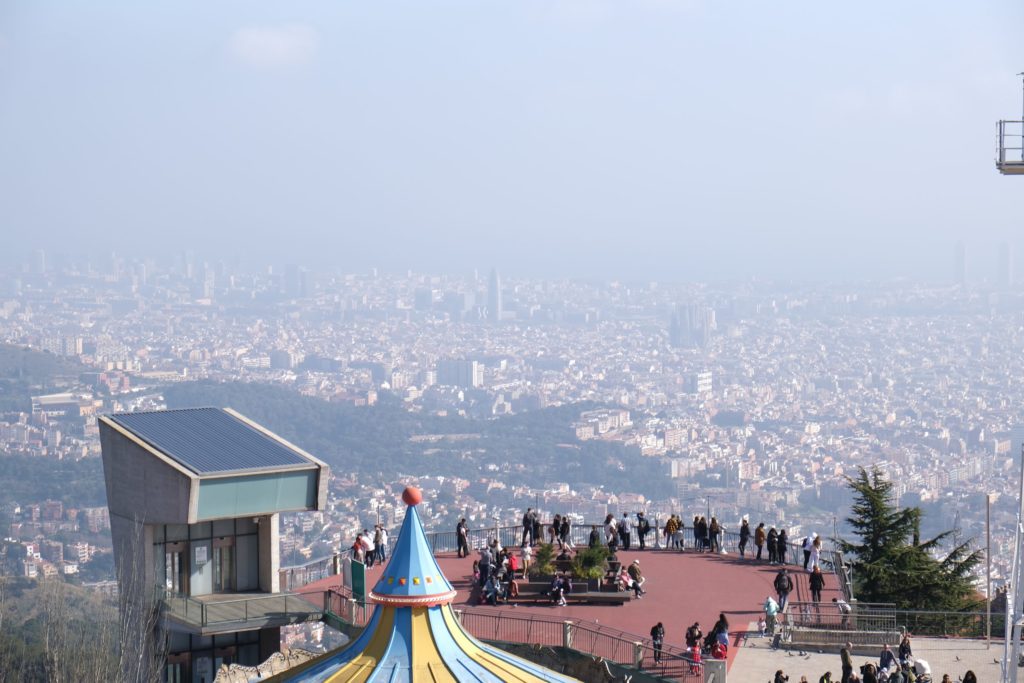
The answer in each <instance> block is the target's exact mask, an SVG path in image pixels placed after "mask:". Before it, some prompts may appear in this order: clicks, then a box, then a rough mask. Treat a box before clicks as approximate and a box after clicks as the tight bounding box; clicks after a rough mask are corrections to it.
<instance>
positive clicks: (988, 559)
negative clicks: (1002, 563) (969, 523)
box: [985, 493, 992, 649]
mask: <svg viewBox="0 0 1024 683" xmlns="http://www.w3.org/2000/svg"><path fill="white" fill-rule="evenodd" d="M985 647H986V649H992V494H991V493H986V494H985Z"/></svg>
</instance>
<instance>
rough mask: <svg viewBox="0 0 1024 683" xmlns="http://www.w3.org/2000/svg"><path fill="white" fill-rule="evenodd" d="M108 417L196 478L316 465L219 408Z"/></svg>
mask: <svg viewBox="0 0 1024 683" xmlns="http://www.w3.org/2000/svg"><path fill="white" fill-rule="evenodd" d="M109 417H110V419H111V420H113V421H114V422H116V423H117V424H118V425H120V426H121V427H124V428H125V429H127V430H128V431H130V432H131V433H132V434H134V435H135V436H137V437H139V438H140V439H142V440H143V441H145V442H147V443H149V444H150V445H151V446H153V447H155V448H156V449H157V450H159V451H161V452H163V453H164V454H166V455H167V456H169V457H170V458H172V459H173V460H176V461H177V462H179V463H181V464H182V465H184V466H185V467H187V468H188V469H190V470H192V471H193V472H195V473H196V474H211V473H215V472H233V471H238V470H251V469H267V468H282V467H294V466H296V465H312V464H314V463H313V462H312V461H311V460H309V459H308V458H307V457H305V456H304V455H302V454H301V453H299V452H298V451H296V450H294V449H292V448H289V447H288V446H285V445H284V444H282V443H281V442H279V441H277V440H275V439H272V438H270V437H269V436H267V435H266V434H264V433H262V432H260V431H258V430H256V429H253V428H252V427H250V426H249V425H247V424H246V423H245V422H243V421H242V420H239V419H238V418H236V417H235V416H234V415H231V414H230V413H228V412H226V411H224V410H221V409H220V408H187V409H185V410H158V411H152V412H143V413H117V414H115V415H110V416H109Z"/></svg>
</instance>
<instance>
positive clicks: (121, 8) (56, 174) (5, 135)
mask: <svg viewBox="0 0 1024 683" xmlns="http://www.w3.org/2000/svg"><path fill="white" fill-rule="evenodd" d="M1022 28H1024V6H1022V4H1021V3H1020V2H1019V1H1016V0H1015V1H1011V0H990V1H986V2H962V1H957V2H954V1H952V0H945V1H943V0H940V1H937V0H928V1H923V0H922V1H907V0H900V1H898V2H893V1H892V0H888V1H887V2H857V3H853V2H848V3H838V2H823V1H822V0H807V1H787V0H782V1H781V2H765V1H764V0H751V1H749V2H737V1H734V0H635V1H627V0H618V1H612V0H608V1H605V0H506V1H503V2H497V1H490V0H466V1H465V2H448V1H443V0H442V1H438V0H431V1H427V2H424V1H423V0H419V1H417V2H401V1H395V2H386V1H385V2H381V1H373V2H343V1H331V2H305V1H301V0H297V1H294V2H273V3H270V2H256V1H252V0H246V1H244V2H221V1H212V2H211V1H209V0H207V1H205V2H183V1H177V2H164V3H148V2H127V1H126V2H107V1H105V0H89V1H82V2H70V1H65V2H47V1H44V0H28V1H25V2H19V1H17V0H7V1H6V2H3V3H0V237H2V240H0V251H2V252H4V253H7V254H9V255H11V256H13V255H18V257H19V258H20V257H21V255H23V254H25V253H27V252H28V251H29V250H30V249H31V248H35V247H38V246H46V247H48V248H49V249H51V250H53V251H60V250H64V251H72V252H81V251H92V252H97V253H98V252H105V251H109V250H111V249H116V250H117V251H118V252H122V253H125V254H133V253H134V254H144V253H145V254H150V253H158V252H167V251H171V252H176V251H178V250H180V249H182V248H190V249H192V250H194V251H196V253H198V254H209V255H211V256H216V255H221V254H223V255H225V256H227V255H230V254H234V253H241V254H243V255H244V257H245V258H246V260H249V261H253V260H261V259H266V260H274V261H275V262H278V263H283V262H288V261H296V262H302V263H307V264H310V265H315V266H328V265H332V266H338V267H342V268H345V269H350V270H355V269H363V268H366V267H368V266H378V267H381V268H384V269H388V270H400V269H405V268H413V269H417V270H430V271H440V270H447V271H468V270H469V269H471V268H473V267H480V268H481V269H484V268H488V267H490V266H491V265H497V266H498V267H499V268H501V269H503V270H504V271H506V272H509V273H515V274H520V275H529V274H538V275H588V276H606V277H651V278H669V279H681V280H689V279H703V278H716V279H717V278H721V277H728V278H732V277H741V276H743V275H744V274H746V273H753V274H758V275H765V276H772V277H775V276H779V275H786V274H791V275H793V276H794V277H798V278H804V277H821V276H825V275H836V276H839V277H843V278H849V277H854V278H856V277H877V276H895V275H900V274H907V275H912V276H929V277H935V276H942V275H945V274H946V273H948V272H949V271H951V269H952V262H953V244H954V243H955V242H956V241H957V240H964V241H965V242H966V244H967V247H968V257H969V260H970V262H971V265H972V270H974V271H975V272H977V273H978V274H980V273H981V272H982V269H986V270H988V269H993V268H994V267H995V266H994V264H995V252H996V246H995V245H996V243H997V242H999V241H1002V240H1007V241H1010V242H1011V243H1013V244H1014V245H1015V248H1016V249H1017V251H1018V252H1020V251H1022V250H1024V239H1022V238H1019V237H1018V236H1022V237H1024V210H1022V209H1024V202H1022V200H1024V178H1003V177H1001V176H999V175H998V173H997V172H996V170H995V168H994V166H993V158H994V145H995V125H994V124H995V121H996V120H997V119H999V118H1019V117H1020V114H1021V84H1020V79H1019V78H1017V77H1016V76H1015V74H1016V73H1017V72H1019V71H1022V70H1024V54H1022V51H1024V42H1022V41H1021V39H1020V34H1021V29H1022ZM0 258H2V256H0ZM1017 260H1018V261H1022V260H1024V254H1021V255H1019V256H1018V257H1017Z"/></svg>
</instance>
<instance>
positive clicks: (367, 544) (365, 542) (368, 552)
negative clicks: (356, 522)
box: [359, 529, 377, 567]
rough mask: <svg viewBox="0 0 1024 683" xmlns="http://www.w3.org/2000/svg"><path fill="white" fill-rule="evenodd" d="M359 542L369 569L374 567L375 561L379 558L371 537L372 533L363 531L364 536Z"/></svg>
mask: <svg viewBox="0 0 1024 683" xmlns="http://www.w3.org/2000/svg"><path fill="white" fill-rule="evenodd" d="M359 542H360V543H361V544H362V546H363V558H364V561H365V562H366V566H367V567H372V566H373V560H374V558H375V557H376V556H377V554H376V552H375V550H374V549H375V547H376V546H374V545H373V539H372V538H371V537H370V532H369V531H368V530H367V529H363V533H362V535H361V536H360V537H359Z"/></svg>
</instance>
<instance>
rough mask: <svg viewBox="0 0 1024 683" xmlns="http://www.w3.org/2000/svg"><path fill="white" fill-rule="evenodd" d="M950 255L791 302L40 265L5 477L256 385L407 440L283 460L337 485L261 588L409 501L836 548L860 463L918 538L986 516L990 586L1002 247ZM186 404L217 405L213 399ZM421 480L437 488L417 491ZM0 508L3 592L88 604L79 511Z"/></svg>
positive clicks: (1010, 377)
mask: <svg viewBox="0 0 1024 683" xmlns="http://www.w3.org/2000/svg"><path fill="white" fill-rule="evenodd" d="M950 256H951V258H950V264H951V267H950V274H951V275H950V277H949V278H948V282H943V283H930V284H918V283H911V282H905V281H896V282H889V283H876V284H871V283H865V284H859V285H852V284H851V285H828V286H823V285H805V286H802V285H792V284H780V283H773V282H761V281H757V280H750V281H748V282H741V283H736V284H730V285H710V284H703V285H697V284H694V285H673V284H667V283H657V282H644V283H626V282H590V281H576V280H550V281H542V280H536V279H517V278H516V277H515V276H514V275H506V274H505V273H500V274H499V273H498V272H496V271H495V270H493V269H488V270H487V271H484V270H481V271H479V272H473V273H470V274H462V275H428V274H419V273H412V272H409V273H403V274H393V273H384V272H376V271H372V272H366V273H359V274H342V273H330V272H314V271H310V270H306V269H304V268H301V267H298V266H295V265H289V266H285V267H283V268H278V267H276V266H275V267H268V266H262V267H259V268H255V267H243V266H241V265H237V264H236V265H228V264H225V263H223V262H220V261H213V262H211V261H207V260H204V259H203V258H201V257H199V256H196V255H194V254H192V253H190V252H186V253H181V254H180V255H176V256H175V257H174V258H173V259H166V260H163V261H161V260H158V259H145V260H137V259H131V258H125V257H120V256H117V255H110V256H109V257H104V258H101V259H96V260H93V261H84V260H75V259H65V260H61V259H58V258H57V257H55V256H54V255H52V254H50V253H47V252H43V251H37V252H35V253H34V254H33V256H32V258H31V261H30V262H28V263H26V264H24V266H22V267H19V268H16V269H13V270H9V271H8V272H5V273H0V342H2V343H3V344H5V345H7V347H8V348H6V349H5V353H8V354H14V355H15V357H16V356H17V353H30V352H24V351H21V349H30V350H32V351H31V352H37V353H41V354H45V358H49V359H51V360H53V361H54V362H56V363H58V365H55V366H54V367H55V368H56V369H55V370H53V374H52V376H50V377H47V378H46V379H45V381H41V382H39V383H38V384H36V385H33V386H31V387H27V389H26V390H28V389H30V390H31V391H30V392H29V395H27V396H19V395H18V393H17V391H18V387H20V386H22V385H19V384H17V380H18V378H17V377H16V376H14V375H11V376H9V377H7V378H6V380H5V382H6V384H5V387H7V388H8V389H10V391H9V392H5V393H7V394H8V395H7V396H6V397H5V403H4V406H3V411H2V413H0V455H2V457H4V458H14V459H21V460H23V459H25V458H31V459H35V460H44V461H56V460H60V461H63V462H72V461H84V462H86V463H88V462H89V461H93V462H97V463H98V458H99V441H98V431H97V423H96V417H97V415H99V414H103V413H110V412H120V411H137V410H152V409H159V408H164V407H168V405H169V403H170V402H172V401H173V397H174V395H175V392H180V391H181V390H182V389H183V388H185V387H187V386H196V387H205V388H206V389H207V390H215V389H216V387H217V386H222V385H223V386H226V387H229V388H231V387H239V386H240V385H260V386H263V385H270V386H273V387H276V388H277V389H279V390H281V391H287V392H290V394H291V395H301V396H303V397H306V398H307V399H310V400H314V401H317V402H318V404H319V403H321V402H322V403H324V404H325V405H326V404H329V405H330V406H331V407H336V408H338V409H343V410H345V411H347V412H346V413H345V414H346V415H348V414H352V413H353V411H354V412H355V413H357V414H358V412H359V411H364V412H367V414H373V413H372V411H377V410H384V409H385V408H387V410H389V411H392V412H391V413H388V414H408V415H410V416H412V417H415V418H416V420H417V421H416V422H415V423H414V427H413V428H412V429H411V431H409V432H403V433H402V438H403V440H404V444H405V445H404V447H403V452H402V453H401V454H400V457H399V459H398V460H397V461H396V464H395V466H396V467H397V468H398V471H397V472H385V471H381V470H374V468H373V466H372V458H371V459H370V463H371V464H369V465H368V464H367V463H366V462H363V461H359V460H348V459H346V458H343V457H342V455H343V453H342V451H339V452H335V453H332V452H316V449H315V448H313V447H312V446H307V445H306V444H304V443H303V442H302V436H301V435H295V436H292V435H288V436H289V438H293V440H295V441H296V442H297V443H299V444H300V445H302V446H304V447H307V449H308V450H311V451H313V452H315V454H316V455H318V456H319V457H322V458H323V459H324V460H326V461H327V462H329V463H330V464H331V466H332V469H333V479H332V481H331V484H330V498H329V501H330V505H329V510H328V511H325V512H322V513H321V512H317V513H313V514H305V515H293V516H286V518H285V519H284V520H283V522H282V527H281V552H282V558H283V559H284V561H283V562H282V564H300V563H302V562H305V561H307V560H310V559H316V558H320V557H325V556H329V555H331V554H332V553H334V552H336V551H338V550H339V549H341V548H346V547H348V546H350V545H351V544H352V542H353V540H354V539H355V537H356V535H357V534H358V533H359V532H360V531H361V530H363V529H364V528H367V527H370V528H372V526H373V525H374V524H376V523H382V524H384V525H385V526H393V525H394V524H395V523H396V520H397V519H399V515H400V511H399V510H396V508H395V505H394V504H393V503H391V502H389V501H394V500H396V496H397V493H398V492H400V489H401V486H402V485H404V484H405V483H415V484H417V485H418V486H420V487H422V488H423V490H424V491H425V492H426V493H427V494H428V495H427V502H425V503H424V504H423V506H422V507H421V514H422V515H423V520H424V523H425V525H426V526H427V527H428V528H431V529H437V530H450V529H453V528H454V526H455V523H456V522H457V521H458V519H459V518H460V517H462V516H465V517H467V518H468V520H469V524H470V525H471V526H475V527H488V526H495V525H499V524H500V525H514V524H517V523H518V520H519V518H520V517H521V515H522V513H523V511H524V510H525V509H526V508H527V507H534V508H537V509H539V510H540V512H541V516H542V517H544V518H549V517H551V516H553V515H554V514H568V515H569V516H570V517H571V518H572V519H573V520H574V522H576V523H583V522H587V523H592V522H593V523H597V522H600V521H601V520H603V519H604V517H605V515H606V514H607V513H613V514H617V515H621V514H622V513H623V512H626V513H629V514H634V513H636V512H638V511H644V512H646V513H647V515H648V517H649V518H652V519H654V520H655V521H659V520H660V521H663V520H664V519H666V518H667V517H668V516H669V515H670V514H672V513H680V514H682V516H683V518H684V519H687V518H688V517H691V516H693V515H694V514H697V513H701V514H703V513H704V512H705V511H707V512H708V513H709V514H714V515H716V516H717V517H718V518H719V519H721V520H723V522H724V524H725V526H726V528H727V529H730V530H736V529H738V527H739V521H740V518H741V517H743V516H749V518H750V519H751V520H752V521H755V522H756V521H766V522H769V523H771V524H774V525H777V526H780V527H785V528H787V529H788V531H789V536H790V538H799V537H801V536H803V535H806V534H810V533H811V532H817V533H820V534H821V535H823V536H825V537H826V538H832V537H834V536H835V535H836V533H839V534H840V535H842V532H843V527H844V517H845V516H846V515H847V514H848V506H849V499H848V491H847V489H846V485H845V482H846V480H845V477H846V476H849V475H851V474H854V473H855V472H856V470H857V468H858V467H865V468H870V467H872V466H877V467H879V468H881V469H882V470H883V471H884V472H885V473H886V474H887V475H888V477H889V478H890V479H891V480H892V481H893V482H894V483H895V484H896V490H897V493H898V495H899V497H900V500H901V502H903V503H904V504H907V505H920V506H922V508H923V509H924V510H925V511H926V519H925V524H926V526H927V528H928V529H931V530H933V531H941V530H947V529H953V531H954V538H955V539H956V540H959V541H963V540H967V539H974V543H975V546H976V547H977V546H980V547H984V543H985V526H984V522H985V498H986V494H992V505H993V507H992V511H993V515H992V570H993V577H994V579H995V585H997V586H998V585H1001V584H1002V583H1003V582H1004V581H1005V578H1006V576H1007V574H1008V573H1009V570H1010V562H1011V560H1012V537H1011V536H1010V533H1009V532H1010V529H1011V527H1012V524H1013V519H1014V514H1015V510H1014V506H1015V504H1014V502H1013V501H1014V500H1015V494H1014V489H1015V487H1016V479H1015V477H1013V476H1010V475H1011V473H1012V472H1014V471H1015V467H1016V464H1017V458H1016V456H1015V454H1019V452H1020V447H1021V437H1022V436H1024V428H1021V427H1020V425H1024V414H1022V408H1021V406H1020V405H1019V403H1018V402H1015V401H1012V400H1011V399H1010V396H1012V391H1015V390H1017V386H1016V384H1017V382H1018V381H1019V379H1018V378H1019V377H1021V376H1024V367H1022V365H1024V360H1022V359H1024V354H1022V353H1021V352H1022V350H1024V296H1022V292H1021V290H1020V288H1019V287H1015V286H1014V285H1013V278H1012V273H1011V266H1010V254H1009V248H1008V247H1006V246H1005V245H1003V246H1001V247H1000V249H999V255H998V258H997V259H996V262H995V264H994V268H993V269H992V272H993V273H994V277H993V278H991V280H989V281H985V282H968V281H967V280H966V277H965V265H964V261H965V255H964V251H963V248H962V246H961V247H957V249H956V250H955V253H954V250H952V249H951V254H950ZM41 357H42V356H41ZM202 395H203V394H200V396H202ZM209 395H212V396H215V397H218V398H219V397H223V396H226V398H225V400H226V405H233V404H232V402H231V401H232V399H231V394H230V393H228V394H226V395H225V394H209ZM192 396H193V397H194V395H192ZM215 400H216V399H215ZM171 407H176V406H173V405H172V406H171ZM233 407H239V406H237V405H233ZM393 411H400V412H399V413H394V412H393ZM243 412H245V411H243ZM530 415H533V416H548V417H547V418H545V419H547V420H549V421H554V424H553V426H552V429H551V431H552V437H551V442H550V443H549V444H547V445H546V446H547V447H548V448H547V451H545V452H544V453H542V454H540V455H538V457H539V458H548V459H549V460H550V462H538V463H533V462H526V461H523V460H520V461H516V460H515V459H514V456H509V455H508V453H509V451H507V450H503V449H505V448H506V447H507V444H506V443H505V441H508V440H509V439H512V438H513V437H511V436H506V437H503V436H502V435H501V433H500V432H499V433H498V434H497V435H495V434H494V433H487V432H481V429H492V430H493V427H480V425H481V424H484V425H502V424H506V423H509V424H511V423H512V422H511V421H513V420H515V419H517V418H518V417H522V416H530ZM503 421H505V422H503ZM267 424H268V426H270V427H271V428H274V429H279V427H278V426H277V425H275V424H274V423H273V421H272V420H271V421H268V422H267ZM460 426H464V427H465V428H461V427H460ZM503 439H504V441H503ZM370 445H372V444H370ZM549 453H550V455H549ZM560 453H564V454H567V456H566V457H568V454H572V458H580V457H585V458H592V459H594V461H595V462H596V461H597V460H601V461H602V462H603V465H602V468H603V469H602V472H604V473H605V474H603V475H598V474H594V476H586V475H583V474H581V473H580V472H579V471H576V472H574V473H573V476H572V477H569V476H565V477H564V478H561V479H560V478H559V476H558V473H559V469H560V465H559V461H560V458H561V457H562V456H561V455H559V454H560ZM439 457H440V458H442V459H444V458H451V459H452V461H453V462H455V463H457V464H456V465H455V466H454V467H453V468H452V471H451V472H449V471H445V470H443V468H442V469H440V470H439V468H438V467H435V466H433V465H432V464H431V463H436V462H437V459H438V458H439ZM510 457H512V458H513V459H511V460H510V459H509V458H510ZM19 461H20V460H19ZM566 462H569V461H568V460H567V461H566ZM571 462H572V463H573V466H577V464H578V460H572V461H571ZM354 463H359V464H354ZM566 467H568V465H566ZM582 467H583V471H584V472H586V470H587V467H588V466H587V464H586V463H584V464H583V466H582ZM96 468H97V470H98V464H97V465H96ZM531 468H536V473H537V474H539V475H540V476H536V475H534V474H532V469H531ZM9 472H11V473H12V475H10V476H17V475H14V474H13V473H14V472H15V470H13V469H11V470H9ZM608 472H610V474H608ZM616 472H618V474H616ZM395 474H397V475H399V477H398V478H397V479H396V477H395ZM588 481H590V482H592V483H587V482H588ZM396 487H397V488H396ZM3 491H4V492H3V493H0V504H2V513H3V521H4V523H5V528H4V530H3V535H4V536H5V537H6V538H5V541H4V546H3V551H4V556H3V566H4V568H5V571H6V572H8V573H16V574H21V575H23V576H27V577H36V576H52V575H56V574H64V575H68V576H70V577H74V575H76V574H80V575H81V576H82V580H85V581H86V582H87V583H90V584H92V585H95V586H98V587H101V588H102V587H106V588H110V587H111V585H112V584H111V580H112V579H113V569H112V562H111V561H110V557H109V555H110V547H109V535H108V533H109V532H108V530H109V519H107V516H106V507H105V505H104V504H103V501H102V500H95V499H94V500H80V499H75V494H74V493H73V492H71V493H69V492H68V491H66V490H64V489H62V488H61V486H60V485H59V484H58V485H57V486H55V487H54V489H53V491H54V493H52V494H51V495H43V496H39V497H37V498H23V497H22V498H17V499H14V498H12V493H11V489H10V488H9V487H4V489H3ZM101 495H102V494H101ZM982 579H983V577H981V576H979V586H981V585H983V582H982V581H981V580H982Z"/></svg>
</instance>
